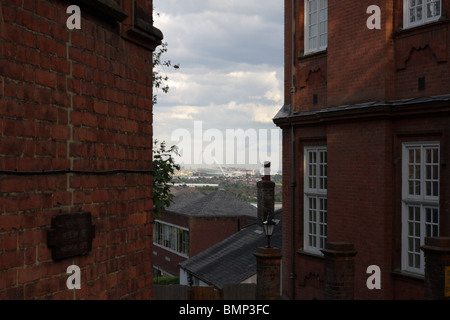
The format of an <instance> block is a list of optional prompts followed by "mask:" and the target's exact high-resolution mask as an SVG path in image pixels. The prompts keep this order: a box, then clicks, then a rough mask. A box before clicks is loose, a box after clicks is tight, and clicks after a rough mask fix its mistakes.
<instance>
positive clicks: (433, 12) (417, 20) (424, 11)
mask: <svg viewBox="0 0 450 320" xmlns="http://www.w3.org/2000/svg"><path fill="white" fill-rule="evenodd" d="M441 11H442V3H441V0H403V19H404V21H403V26H404V28H412V27H416V26H419V25H422V24H426V23H429V22H433V21H436V20H438V19H439V18H440V17H441Z"/></svg>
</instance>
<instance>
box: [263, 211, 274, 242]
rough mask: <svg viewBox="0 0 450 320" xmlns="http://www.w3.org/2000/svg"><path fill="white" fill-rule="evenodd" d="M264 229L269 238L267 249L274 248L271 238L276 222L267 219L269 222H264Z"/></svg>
mask: <svg viewBox="0 0 450 320" xmlns="http://www.w3.org/2000/svg"><path fill="white" fill-rule="evenodd" d="M263 227H264V233H265V234H266V237H267V247H266V248H272V247H271V246H270V237H271V236H272V234H273V229H274V228H275V222H274V221H273V220H272V219H271V218H270V217H267V221H264V222H263Z"/></svg>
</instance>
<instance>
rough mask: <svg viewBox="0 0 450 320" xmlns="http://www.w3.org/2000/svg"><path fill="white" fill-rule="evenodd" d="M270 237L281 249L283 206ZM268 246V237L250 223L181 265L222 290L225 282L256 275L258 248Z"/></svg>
mask: <svg viewBox="0 0 450 320" xmlns="http://www.w3.org/2000/svg"><path fill="white" fill-rule="evenodd" d="M275 220H276V221H277V222H278V223H277V225H276V226H275V229H274V233H273V235H272V237H271V238H270V244H271V246H273V247H277V248H280V249H281V244H282V242H281V237H282V232H281V229H282V223H281V209H280V210H277V211H276V214H275ZM266 245H267V237H266V235H265V234H264V231H263V230H262V229H261V227H258V225H257V223H254V224H251V225H248V226H246V227H244V228H243V229H241V230H240V231H239V232H237V233H235V234H234V235H232V236H230V237H229V238H227V239H225V240H223V241H221V242H219V243H217V244H215V245H214V246H212V247H210V248H208V249H206V250H204V251H202V252H201V253H199V254H197V255H196V256H194V257H191V258H189V259H187V260H185V261H184V262H182V263H180V267H181V268H182V269H184V270H186V271H187V272H188V273H190V274H192V275H194V276H195V277H197V278H198V279H200V280H202V281H203V282H205V283H207V284H209V285H212V286H214V287H216V288H218V289H222V288H223V286H224V285H225V284H231V283H241V282H242V281H244V280H246V279H248V278H250V277H251V276H253V275H255V274H256V257H255V256H254V253H255V252H256V249H257V248H258V247H265V246H266Z"/></svg>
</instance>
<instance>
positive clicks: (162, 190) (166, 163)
mask: <svg viewBox="0 0 450 320" xmlns="http://www.w3.org/2000/svg"><path fill="white" fill-rule="evenodd" d="M174 155H177V156H179V153H178V148H177V146H171V147H170V148H168V147H167V145H166V143H165V142H164V141H162V142H159V141H158V140H155V141H154V143H153V206H154V213H155V214H156V215H158V214H159V213H160V212H161V210H163V209H164V208H166V207H168V206H169V205H170V203H171V201H172V199H173V197H174V196H173V194H172V193H171V192H170V188H171V186H173V182H172V176H173V174H174V173H175V171H176V170H180V165H179V164H177V163H175V159H174Z"/></svg>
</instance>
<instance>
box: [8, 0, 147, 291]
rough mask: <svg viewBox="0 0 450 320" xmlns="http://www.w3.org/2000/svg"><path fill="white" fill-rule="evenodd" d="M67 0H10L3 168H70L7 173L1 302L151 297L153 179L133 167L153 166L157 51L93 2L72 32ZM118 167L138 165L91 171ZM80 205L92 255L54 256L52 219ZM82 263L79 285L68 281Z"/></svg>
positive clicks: (11, 169) (83, 12)
mask: <svg viewBox="0 0 450 320" xmlns="http://www.w3.org/2000/svg"><path fill="white" fill-rule="evenodd" d="M22 3H23V4H22ZM131 3H132V1H127V4H131ZM141 3H143V2H142V1H141ZM145 4H146V5H147V6H148V8H149V9H150V10H151V1H146V3H145ZM68 5H69V4H68V3H67V2H65V1H44V0H39V1H14V0H7V1H2V2H1V3H0V12H1V14H0V32H1V36H0V88H1V89H0V170H3V173H5V172H6V171H16V170H17V171H43V170H44V171H52V170H72V171H70V172H69V173H67V172H66V173H62V172H60V173H59V174H52V175H46V174H41V175H36V174H35V175H17V174H0V192H1V195H0V299H35V298H37V299H74V298H75V299H84V298H88V299H89V298H90V299H119V298H151V297H152V287H151V284H152V278H153V273H152V237H151V236H152V224H151V221H152V207H153V203H152V200H151V195H152V177H151V175H150V174H148V173H145V174H142V173H137V172H134V171H136V170H149V169H151V167H152V165H151V161H152V125H151V124H152V63H151V61H152V52H151V50H149V48H144V47H142V46H138V45H136V44H134V43H132V42H130V41H128V40H126V39H125V37H126V35H124V36H121V33H120V29H119V28H118V24H117V23H116V22H113V23H110V22H107V21H106V22H105V21H104V20H100V19H98V18H99V15H101V14H102V13H101V12H91V11H89V10H84V8H83V6H81V16H82V22H81V27H82V28H81V30H73V31H70V30H68V29H67V28H66V19H67V18H68V17H69V15H68V14H66V8H67V6H68ZM130 9H131V8H124V10H125V12H126V13H127V14H128V15H129V17H128V18H127V19H126V20H125V21H124V23H131V10H130ZM150 12H151V11H150ZM117 169H122V170H134V171H133V172H121V173H119V172H117V171H114V172H113V173H109V174H105V175H95V174H94V175H93V174H87V173H85V172H84V171H93V172H96V171H106V170H117ZM73 170H78V172H74V171H73ZM81 171H83V172H81ZM78 209H81V210H83V211H88V212H91V213H92V218H93V224H95V226H96V236H95V239H94V240H93V248H92V251H91V253H90V254H89V255H87V256H83V257H76V258H73V259H72V258H71V259H66V260H63V261H60V262H54V261H53V260H52V258H51V251H50V249H49V248H48V247H47V237H46V232H47V230H48V229H49V228H50V223H51V217H52V216H53V215H56V214H58V213H60V212H63V213H65V212H75V211H77V210H78ZM73 264H75V265H78V266H79V267H80V268H81V285H82V289H81V290H76V291H70V290H68V289H67V288H66V280H67V278H68V276H69V275H67V274H66V269H67V267H68V266H69V265H73Z"/></svg>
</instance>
